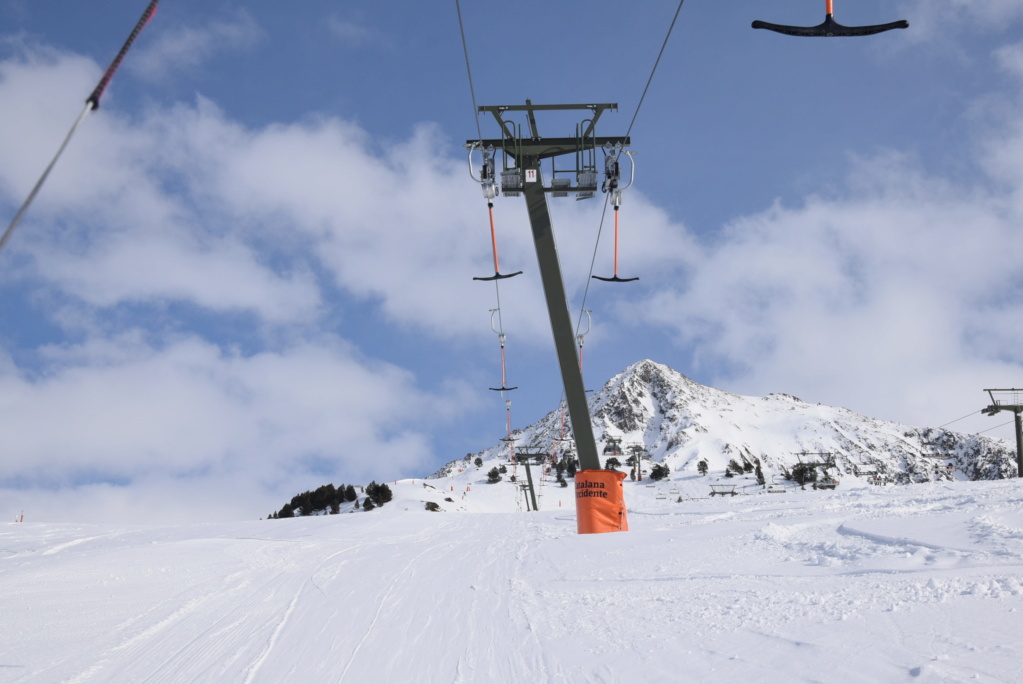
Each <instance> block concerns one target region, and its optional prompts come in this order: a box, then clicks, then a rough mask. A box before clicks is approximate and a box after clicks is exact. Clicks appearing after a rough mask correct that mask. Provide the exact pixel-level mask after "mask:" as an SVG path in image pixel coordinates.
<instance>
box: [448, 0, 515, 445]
mask: <svg viewBox="0 0 1023 684" xmlns="http://www.w3.org/2000/svg"><path fill="white" fill-rule="evenodd" d="M455 10H456V12H457V14H458V30H459V33H460V35H461V38H462V53H463V55H464V56H465V71H466V74H467V76H468V78H469V95H470V97H471V98H472V113H473V118H474V119H475V121H476V134H477V136H478V140H479V141H480V142H479V148H480V150H481V151H482V150H483V128H482V127H481V125H480V120H479V107H478V106H477V104H476V86H475V84H474V82H473V78H472V65H471V63H470V61H469V44H468V41H467V40H466V37H465V22H464V20H463V19H462V4H461V2H460V0H455ZM471 154H472V152H471V151H470V155H471ZM491 180H493V179H491ZM487 205H488V207H489V208H490V231H491V242H492V246H493V250H494V270H495V273H494V277H493V278H474V280H493V281H494V298H495V299H496V302H497V306H496V308H495V309H493V310H492V312H491V317H490V321H491V323H490V325H491V328H492V329H493V330H494V332H496V333H497V336H498V341H499V342H500V344H501V386H500V388H491V389H494V390H496V391H498V392H500V394H501V399H503V400H504V405H505V412H506V425H507V432H508V435H507V440H508V448H509V455H510V456H511V460H512V461H514V443H513V442H512V441H511V432H512V428H511V400H510V399H509V398H508V397H506V396H505V392H507V391H510V390H513V389H516V388H515V387H508V386H507V382H506V372H505V350H504V347H505V339H506V337H505V332H504V316H503V312H502V311H501V280H503V279H505V278H506V277H511V276H512V275H518V273H521V271H520V272H518V273H512V274H510V275H509V276H502V275H501V273H500V271H499V269H498V263H497V241H496V237H495V236H494V213H493V200H492V199H491V198H490V197H489V196H488V199H487ZM494 314H496V319H497V326H496V327H495V326H494V318H495V317H494Z"/></svg>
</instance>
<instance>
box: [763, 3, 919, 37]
mask: <svg viewBox="0 0 1023 684" xmlns="http://www.w3.org/2000/svg"><path fill="white" fill-rule="evenodd" d="M825 3H826V7H825V15H824V23H823V24H820V25H818V26H785V25H783V24H771V23H768V22H766V21H754V22H753V28H755V29H767V30H768V31H775V32H777V33H784V34H785V35H788V36H823V37H827V38H831V37H834V36H871V35H873V34H875V33H882V32H884V31H891V30H892V29H904V28H909V22H908V21H905V20H900V21H893V22H891V23H888V24H875V25H873V26H843V25H841V24H839V23H838V22H837V21H835V16H834V15H835V12H834V7H833V6H832V5H833V0H825Z"/></svg>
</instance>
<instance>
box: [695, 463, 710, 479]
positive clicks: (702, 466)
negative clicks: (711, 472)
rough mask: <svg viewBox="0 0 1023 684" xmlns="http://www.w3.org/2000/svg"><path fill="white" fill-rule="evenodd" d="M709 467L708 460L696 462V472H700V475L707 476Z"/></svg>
mask: <svg viewBox="0 0 1023 684" xmlns="http://www.w3.org/2000/svg"><path fill="white" fill-rule="evenodd" d="M707 469H708V466H707V462H706V461H700V462H699V463H697V464H696V472H698V473H699V474H700V475H703V476H704V477H706V475H707Z"/></svg>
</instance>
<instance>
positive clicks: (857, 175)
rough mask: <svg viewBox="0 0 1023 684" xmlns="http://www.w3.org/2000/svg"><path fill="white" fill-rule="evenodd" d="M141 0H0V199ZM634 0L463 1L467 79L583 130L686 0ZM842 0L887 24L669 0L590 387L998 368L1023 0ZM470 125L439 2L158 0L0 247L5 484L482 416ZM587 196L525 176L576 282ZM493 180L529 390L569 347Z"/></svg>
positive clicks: (884, 384) (61, 128)
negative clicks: (623, 379)
mask: <svg viewBox="0 0 1023 684" xmlns="http://www.w3.org/2000/svg"><path fill="white" fill-rule="evenodd" d="M145 4H146V3H145V2H138V3H127V2H93V3H63V2H56V1H53V0H44V1H41V2H40V1H33V2H28V1H26V0H0V101H3V102H4V108H3V110H2V111H0V123H2V126H0V215H5V216H8V217H11V216H13V214H14V212H15V211H16V209H17V207H18V205H19V204H20V203H21V201H22V200H23V199H24V197H25V195H26V194H27V192H28V190H29V189H30V188H31V186H32V184H33V183H34V182H35V180H36V178H38V175H39V173H40V172H41V171H42V168H43V167H44V166H45V164H46V162H47V161H48V160H49V158H50V157H51V156H52V154H53V152H54V151H55V150H56V147H57V146H58V145H59V142H60V140H61V139H62V137H63V135H64V134H65V133H66V131H67V129H68V128H69V127H70V125H71V123H72V122H73V121H74V118H75V117H76V116H77V115H78V113H79V111H80V110H81V107H82V104H83V102H84V99H85V97H86V96H87V95H88V94H89V92H91V90H92V88H93V86H94V85H95V83H96V81H97V80H98V79H99V76H100V75H101V73H102V70H103V69H104V68H105V67H106V65H107V64H108V63H109V61H110V59H111V58H112V57H113V55H114V54H115V53H116V51H117V49H118V48H119V47H120V45H121V43H122V42H123V41H124V38H125V37H126V35H127V33H128V31H129V30H130V28H131V26H133V24H134V22H135V21H136V20H137V17H138V15H139V14H140V13H141V11H142V9H143V8H144V6H145ZM635 4H637V5H639V6H638V7H626V6H623V5H622V3H613V2H601V1H598V2H588V3H577V2H568V1H566V2H558V3H547V2H534V1H524V2H519V3H514V4H508V3H463V6H462V11H463V18H464V20H465V26H466V34H467V40H468V49H469V54H470V59H471V63H472V69H473V77H474V82H475V86H476V98H477V102H478V103H479V104H481V105H495V104H518V103H522V102H523V101H524V100H525V98H531V99H532V101H533V102H536V103H569V102H617V103H619V106H620V109H619V111H618V112H617V113H609V114H606V115H605V117H604V118H603V119H602V120H601V122H600V125H599V128H598V134H601V135H612V134H619V133H623V132H624V131H625V130H626V129H627V128H628V126H629V123H630V121H631V120H632V118H633V116H634V115H635V114H636V110H637V105H638V104H639V100H640V96H641V94H642V92H643V86H644V85H645V83H646V80H647V77H648V76H649V74H650V70H651V68H652V66H653V63H654V59H655V58H656V56H657V53H658V50H659V49H660V46H661V42H662V41H663V39H664V36H665V33H666V31H667V28H668V25H669V23H670V21H671V18H672V16H673V14H674V12H675V9H676V7H677V3H676V2H675V1H674V0H670V1H667V0H666V1H663V2H662V1H660V0H650V1H648V2H644V3H635ZM835 9H836V18H837V19H838V20H839V21H840V22H842V23H845V24H869V23H880V22H887V21H893V20H895V19H902V18H904V19H907V20H909V21H910V24H911V28H910V29H909V30H906V31H892V32H889V33H885V34H881V35H878V36H873V37H869V38H860V39H843V40H838V39H831V40H811V39H797V38H791V37H786V36H781V35H777V34H773V33H769V32H766V31H754V30H752V29H751V28H750V27H749V24H750V22H751V21H752V20H754V19H762V20H765V21H773V22H776V23H793V24H806V25H809V24H816V23H819V22H820V21H821V20H822V19H823V3H822V2H817V1H816V0H813V1H811V0H776V1H775V2H738V3H709V2H700V1H699V0H690V1H689V2H687V3H685V5H684V7H683V9H682V12H681V14H680V17H679V22H678V24H677V26H676V28H675V31H674V33H673V35H672V37H671V41H670V42H669V44H668V46H667V49H666V50H665V53H664V57H663V59H662V61H661V64H660V67H659V69H658V71H657V74H656V76H655V78H654V81H653V83H652V85H651V88H650V90H649V93H648V95H647V98H646V100H645V101H644V103H643V105H642V108H641V109H640V111H639V113H638V116H637V117H636V122H635V125H634V127H633V129H632V140H633V150H634V151H635V152H637V156H636V163H637V171H636V184H635V186H634V187H633V188H632V189H630V190H629V191H628V192H627V193H626V196H625V200H624V204H623V206H622V211H621V224H622V248H621V268H620V270H621V272H622V275H627V276H628V275H639V276H641V280H640V281H638V282H636V283H632V284H629V285H607V284H603V283H596V282H594V284H593V285H592V286H591V288H590V290H589V293H588V296H587V302H586V306H587V308H589V309H592V310H593V330H592V332H591V333H590V335H589V336H588V337H587V346H586V367H585V376H586V379H587V384H588V386H589V387H591V388H596V387H599V386H600V384H602V383H603V382H604V381H605V380H606V379H607V378H609V377H610V376H611V375H613V374H614V373H616V372H618V371H620V370H622V369H623V368H624V367H625V366H627V365H629V364H630V363H633V362H635V361H638V360H640V359H642V358H652V359H655V360H657V361H660V362H663V363H667V364H669V365H671V366H673V367H674V368H676V369H678V370H680V371H682V372H684V373H686V374H688V375H690V376H691V377H693V378H694V379H696V380H698V381H700V382H703V383H706V384H711V385H714V386H717V387H720V388H722V389H726V390H730V391H734V392H737V393H742V394H754V395H757V394H766V393H768V392H786V393H790V394H794V395H796V396H799V397H800V398H802V399H804V400H806V401H810V402H821V403H827V404H834V405H839V406H845V407H847V408H850V409H852V410H855V411H858V412H861V413H864V414H866V415H870V416H873V417H878V418H886V419H892V420H900V421H904V422H907V423H910V424H915V425H921V426H924V425H928V426H936V425H941V424H943V423H947V422H949V421H951V420H954V419H956V418H959V417H960V416H963V415H965V414H967V413H969V412H970V411H975V410H979V409H980V408H982V407H983V406H984V405H985V404H986V399H987V398H986V396H985V395H984V394H983V393H982V391H981V390H982V389H983V388H985V387H992V386H995V387H1003V386H1019V385H1020V384H1021V383H1023V378H1020V366H1021V364H1023V355H1021V353H1020V351H1019V346H1018V339H1019V338H1020V333H1021V332H1023V323H1021V321H1023V318H1021V316H1020V313H1021V311H1020V308H1021V307H1020V297H1019V295H1020V290H1021V285H1023V269H1021V267H1020V264H1019V259H1018V254H1019V253H1020V247H1023V244H1021V242H1023V239H1021V237H1020V229H1019V227H1020V225H1023V221H1021V220H1020V219H1021V218H1023V216H1021V215H1023V161H1021V160H1023V117H1021V115H1020V114H1019V112H1020V111H1023V110H1021V108H1020V104H1021V99H1023V98H1021V94H1023V87H1021V86H1023V44H1021V43H1020V40H1019V36H1020V35H1023V34H1021V31H1020V27H1021V24H1023V7H1021V6H1020V5H1019V4H1018V3H1016V2H1010V1H1008V0H981V1H975V2H963V1H960V0H949V1H948V2H937V3H936V2H933V1H931V2H923V1H922V0H905V1H903V2H885V1H882V0H858V1H857V2H852V0H839V1H838V2H836V8H835ZM480 123H481V125H482V126H483V131H484V135H496V130H495V128H494V126H493V125H492V124H491V122H490V121H488V120H486V119H481V120H480ZM545 123H546V125H545ZM572 123H573V122H572V121H570V120H568V119H564V118H555V119H552V120H551V121H550V122H545V121H544V120H541V121H540V126H541V131H542V133H544V134H546V135H565V134H568V133H570V132H571V127H572ZM475 136H476V121H475V120H474V117H473V112H472V104H471V98H470V91H469V85H468V79H467V77H466V71H465V62H464V58H463V52H462V44H461V39H460V36H459V28H458V19H457V14H456V11H455V4H454V2H451V3H414V2H398V3H370V2H346V3H338V2H325V1H324V2H319V1H307V2H302V3H291V4H288V5H287V6H285V5H283V4H282V3H278V2H269V1H263V2H245V3H231V2H222V3H209V2H196V1H192V0H187V1H180V0H179V1H174V0H163V2H162V3H161V6H160V9H159V12H158V13H157V15H156V17H155V18H154V20H153V21H152V22H151V23H150V25H149V26H148V27H147V28H146V29H145V31H144V32H143V33H142V35H141V36H140V38H139V40H138V42H137V44H136V45H135V47H134V48H133V51H132V53H131V54H130V55H129V56H128V58H127V60H126V61H125V63H124V66H123V67H122V69H121V71H120V72H119V73H118V74H117V76H116V78H115V79H114V82H113V84H112V86H111V87H110V89H109V90H108V92H107V94H106V96H105V98H104V100H103V102H102V108H101V109H100V110H99V111H98V112H95V113H93V114H92V115H91V116H90V117H89V118H88V119H86V121H85V122H84V123H83V125H82V126H81V128H80V129H79V131H78V133H77V134H76V137H75V139H74V140H73V141H72V144H71V146H70V147H69V149H68V151H67V153H66V154H65V156H64V157H63V158H62V159H61V162H60V164H59V165H58V167H57V168H56V170H55V171H54V173H53V175H52V176H51V178H50V180H49V182H48V184H47V185H46V187H45V188H44V190H43V192H42V193H41V195H40V196H39V198H38V199H37V201H36V203H35V205H34V206H33V207H32V210H31V211H30V213H29V215H28V217H27V218H26V220H25V221H24V223H23V224H22V226H21V228H20V229H19V232H18V233H17V234H16V235H15V237H14V240H13V241H12V242H11V244H10V248H9V249H8V250H7V251H6V252H5V253H3V254H2V255H0V408H2V409H3V412H4V413H3V415H4V416H5V419H4V424H5V426H4V430H3V433H4V437H3V438H2V439H0V496H2V500H3V501H4V504H5V507H9V508H10V509H11V510H12V513H11V514H12V515H13V513H15V512H17V511H19V510H20V509H22V508H24V509H26V510H27V511H31V512H32V514H33V515H34V518H35V519H39V520H42V519H46V520H68V519H96V520H99V519H108V518H111V517H122V516H125V515H129V516H132V517H133V518H136V519H140V520H142V519H146V520H164V519H171V518H173V519H182V518H225V517H227V518H237V517H242V518H244V517H254V516H258V515H264V514H266V513H268V512H269V511H270V510H272V509H273V508H276V507H279V505H280V503H281V502H282V501H284V500H286V499H287V498H290V496H291V495H292V494H294V493H296V492H298V491H301V490H304V489H308V488H312V487H315V486H318V485H319V484H322V483H323V482H326V481H334V482H335V483H338V482H350V481H368V480H369V479H371V478H375V479H378V480H379V479H393V478H397V477H410V476H421V475H424V474H427V473H429V472H432V471H433V470H434V469H436V468H437V467H438V466H439V465H441V464H442V463H444V462H446V461H448V460H451V459H453V458H457V457H460V456H462V455H464V454H465V453H466V452H468V451H475V450H477V449H480V448H483V447H485V446H489V445H490V444H492V443H494V442H495V441H496V440H497V439H498V438H500V437H501V436H502V434H503V431H504V419H505V416H504V405H503V403H502V401H501V399H500V397H499V396H497V395H496V394H495V393H492V392H488V391H487V389H486V388H487V387H491V386H495V385H496V384H497V382H498V381H499V379H500V367H499V349H498V345H497V339H496V336H495V335H494V334H493V333H492V332H491V330H490V314H489V309H490V308H492V307H493V306H495V304H494V295H495V293H494V288H493V286H492V285H490V284H482V283H478V282H473V281H472V280H471V278H472V276H474V275H483V274H485V273H487V271H488V270H490V269H491V268H492V266H491V263H490V259H491V257H490V248H489V223H488V217H487V211H486V204H485V202H484V200H483V199H482V196H481V193H480V191H479V188H478V186H476V185H475V184H474V183H473V182H472V180H471V179H470V178H469V176H468V168H467V165H466V159H465V152H464V149H463V148H462V144H463V143H464V142H465V140H466V139H469V138H473V137H475ZM601 209H602V204H601V200H600V199H597V200H590V201H588V202H579V203H577V202H573V201H572V200H560V201H559V200H552V212H553V215H554V220H555V230H556V232H557V235H558V242H559V249H560V252H561V257H562V260H563V267H564V271H565V277H566V282H567V286H568V288H569V290H570V293H569V297H570V304H571V305H572V307H573V309H578V307H579V305H580V303H581V298H582V295H583V292H584V288H585V286H586V276H587V272H588V270H589V266H590V259H591V256H592V254H593V249H594V242H595V240H596V235H597V227H598V225H599V222H600V214H601ZM495 216H496V222H497V229H498V240H499V244H500V248H501V261H502V265H503V266H504V267H505V268H507V269H512V270H518V269H522V270H524V271H525V273H524V275H523V276H520V277H519V278H516V279H514V280H511V281H507V282H506V283H504V284H502V286H501V300H502V314H503V316H502V317H503V321H504V325H505V330H506V332H507V334H508V347H507V353H508V374H509V381H510V383H511V384H513V385H518V386H519V387H520V389H519V390H517V391H516V392H515V393H514V394H513V395H512V399H513V406H512V412H513V422H514V424H515V425H516V426H524V425H526V424H528V423H531V422H533V421H534V420H536V419H538V418H539V417H541V416H542V415H543V414H544V413H545V412H546V411H547V410H550V409H553V408H554V407H556V406H557V403H558V400H559V397H560V381H559V377H558V373H557V366H556V362H555V357H554V352H553V345H552V343H551V337H550V331H549V327H548V325H547V317H546V312H545V310H544V305H543V300H542V297H541V294H540V284H539V281H538V277H537V273H536V268H535V256H534V255H533V251H532V245H531V242H530V237H529V229H528V222H527V220H526V216H525V211H524V206H523V203H522V200H521V199H513V198H503V197H502V198H499V199H498V200H497V201H496V203H495ZM8 220H9V218H8V219H5V221H4V223H5V224H6V222H7V221H8ZM609 238H610V232H609V227H608V226H605V231H604V233H603V235H602V239H601V242H600V246H599V249H598V252H597V266H596V272H597V273H603V272H604V271H608V270H609V269H610V265H611V264H610V262H611V252H610V240H609ZM1001 422H1004V421H1003V420H1001V419H1000V418H987V417H983V416H979V415H977V416H974V417H972V418H969V419H967V420H964V421H961V422H959V423H956V424H955V425H953V426H950V427H955V428H958V429H961V430H964V431H978V430H987V429H989V428H991V427H993V426H995V425H998V424H999V423H1001ZM988 434H993V435H995V436H1001V437H1005V438H1009V437H1010V436H1011V430H1010V429H1009V428H1007V427H1006V428H1000V429H998V430H995V431H992V432H990V433H988ZM225 491H226V492H228V493H227V494H224V492H225ZM27 515H28V514H27Z"/></svg>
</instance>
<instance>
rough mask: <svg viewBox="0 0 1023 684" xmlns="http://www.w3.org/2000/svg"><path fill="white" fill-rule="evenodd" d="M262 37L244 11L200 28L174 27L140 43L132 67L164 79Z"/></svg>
mask: <svg viewBox="0 0 1023 684" xmlns="http://www.w3.org/2000/svg"><path fill="white" fill-rule="evenodd" d="M262 38H263V30H262V29H261V28H260V27H259V24H258V23H256V20H255V19H253V17H252V15H251V14H249V13H248V12H246V11H245V10H238V11H237V12H236V13H235V15H234V16H233V17H232V18H230V19H224V20H213V21H209V22H207V23H205V24H204V25H203V26H202V27H195V26H177V27H174V28H170V29H166V30H164V31H162V32H159V33H158V34H157V37H156V39H155V40H154V41H152V42H150V43H147V44H143V45H139V46H138V49H137V51H136V52H135V53H133V54H132V58H131V60H129V62H128V63H129V65H130V67H129V68H131V69H132V70H134V71H135V72H137V73H139V74H142V75H144V76H146V77H148V78H151V79H157V80H159V79H164V78H167V76H168V75H170V74H172V73H175V72H176V71H179V70H181V69H188V68H194V67H197V66H199V65H201V64H203V63H204V62H206V61H207V60H209V59H210V58H211V57H212V56H213V55H215V54H217V53H220V52H234V51H239V50H248V49H250V48H252V47H253V46H254V45H255V44H256V43H258V42H259V41H260V40H261V39H262Z"/></svg>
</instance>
